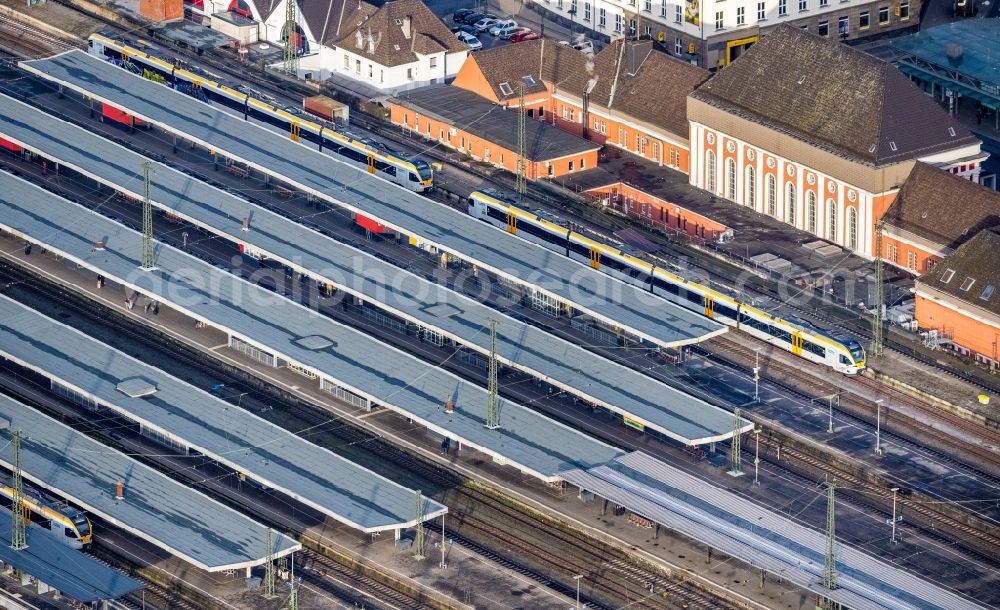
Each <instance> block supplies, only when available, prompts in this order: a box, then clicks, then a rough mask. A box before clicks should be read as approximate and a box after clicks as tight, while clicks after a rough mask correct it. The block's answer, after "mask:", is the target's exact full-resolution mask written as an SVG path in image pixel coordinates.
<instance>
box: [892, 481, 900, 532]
mask: <svg viewBox="0 0 1000 610" xmlns="http://www.w3.org/2000/svg"><path fill="white" fill-rule="evenodd" d="M897 491H899V488H898V487H893V488H892V538H891V541H892V543H893V544H896V492H897Z"/></svg>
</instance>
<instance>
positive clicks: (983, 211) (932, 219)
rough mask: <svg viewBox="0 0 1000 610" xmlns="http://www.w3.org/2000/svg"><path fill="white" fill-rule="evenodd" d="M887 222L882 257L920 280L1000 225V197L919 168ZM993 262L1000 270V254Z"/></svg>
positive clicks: (962, 180) (936, 171) (949, 175)
mask: <svg viewBox="0 0 1000 610" xmlns="http://www.w3.org/2000/svg"><path fill="white" fill-rule="evenodd" d="M883 221H884V224H883V230H882V257H883V258H884V259H885V260H886V261H887V262H889V263H891V264H893V265H895V266H897V267H900V268H901V269H905V270H907V271H909V272H911V273H914V274H917V275H919V274H922V273H926V272H928V271H930V270H931V269H932V268H934V266H935V265H937V264H939V263H940V262H941V261H942V260H944V259H945V258H946V257H947V256H949V255H950V254H951V253H952V252H954V251H955V249H956V248H958V247H959V246H961V245H962V244H964V243H965V242H966V241H968V240H969V239H971V238H972V237H974V236H975V235H977V234H978V233H979V232H980V231H982V230H983V229H985V228H988V227H992V226H997V225H1000V193H997V192H996V191H994V190H993V189H989V188H986V187H984V186H980V185H979V184H976V183H974V182H971V181H969V180H967V179H965V178H962V177H960V176H958V175H955V174H953V173H951V172H948V171H944V170H941V169H937V168H935V167H933V166H931V165H928V164H926V163H917V164H916V165H914V166H913V169H912V170H911V171H910V175H909V176H908V177H907V178H906V181H905V182H903V186H902V187H901V188H900V189H899V193H898V194H897V195H896V199H895V201H893V203H892V205H890V206H889V209H888V210H887V211H886V213H885V216H883ZM995 257H996V264H997V265H998V266H1000V251H998V252H996V253H995Z"/></svg>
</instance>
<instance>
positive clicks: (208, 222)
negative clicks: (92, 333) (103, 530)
mask: <svg viewBox="0 0 1000 610" xmlns="http://www.w3.org/2000/svg"><path fill="white" fill-rule="evenodd" d="M0 137H3V138H4V139H5V140H7V141H9V142H12V143H15V144H17V145H18V146H21V147H23V148H24V149H26V150H28V151H31V152H33V153H35V154H38V155H40V156H41V157H43V158H46V159H48V160H49V161H50V162H51V164H52V167H53V168H60V169H59V170H57V171H64V169H71V170H73V171H75V172H78V173H80V174H82V175H83V176H86V177H87V178H89V179H91V180H94V181H96V182H97V183H99V184H102V185H105V186H108V187H110V188H113V189H115V190H117V191H118V192H120V193H122V194H123V195H124V196H126V197H129V198H132V199H141V198H142V197H143V192H142V190H143V189H142V167H143V163H144V162H146V161H148V159H147V158H146V157H144V156H142V155H140V154H138V153H135V152H132V151H131V150H129V149H127V148H125V147H123V146H120V145H118V144H116V143H114V142H111V141H109V140H107V139H105V138H103V137H101V136H98V135H96V134H94V133H91V132H89V131H87V130H85V129H83V128H81V127H78V126H75V125H72V124H70V123H66V122H64V121H62V120H60V119H58V118H55V117H52V116H50V115H48V114H46V113H45V112H43V111H42V110H39V109H36V108H33V107H31V106H28V105H26V104H24V103H22V102H19V101H17V100H15V99H12V98H9V97H7V96H4V95H0ZM110 159H113V160H114V162H113V163H110V162H108V161H107V160H110ZM151 163H152V169H153V171H152V172H151V175H150V200H151V202H152V203H153V205H154V206H155V207H157V208H159V209H161V210H163V211H165V212H169V213H170V214H171V215H172V216H176V217H178V218H181V219H183V220H185V221H188V222H190V223H192V224H194V225H195V226H197V227H199V228H202V229H205V230H207V231H209V232H211V233H212V234H214V235H218V236H221V237H223V238H225V239H227V240H229V241H231V242H233V243H235V244H239V245H241V246H244V247H245V248H246V251H248V252H254V253H255V255H257V256H262V257H265V258H268V259H273V260H275V261H278V262H280V263H282V264H283V265H285V266H286V267H289V268H291V269H293V270H295V271H296V272H299V273H302V274H303V275H305V276H307V277H310V278H311V279H313V280H315V281H316V282H318V283H320V284H324V285H332V286H335V287H336V288H337V289H338V290H343V291H345V292H346V293H348V294H351V295H352V296H354V297H355V298H357V299H359V300H361V301H363V302H366V303H378V304H379V307H381V308H383V309H384V310H385V311H387V312H388V313H389V314H391V315H394V316H396V317H398V318H401V319H403V320H406V321H408V322H411V323H413V324H416V325H418V326H420V327H423V328H428V329H431V330H433V331H434V332H436V333H438V334H441V335H443V336H445V337H447V338H448V339H450V340H452V341H453V342H455V343H456V344H459V345H464V346H469V347H471V348H472V349H474V350H476V351H478V352H479V353H480V354H483V355H484V356H487V357H488V355H489V353H490V341H489V331H488V329H489V325H490V321H491V320H495V321H497V323H498V333H497V355H498V359H499V360H500V361H501V363H502V364H504V365H506V366H510V367H512V368H515V369H517V370H520V371H523V372H526V373H527V374H529V375H532V376H534V377H536V378H538V379H541V380H542V381H545V382H546V383H549V384H551V385H553V386H555V387H556V388H558V389H559V390H562V391H564V392H567V393H569V394H570V395H574V396H577V397H579V398H581V399H582V400H584V401H587V402H588V403H590V404H592V405H596V406H599V407H603V408H605V409H608V410H610V411H612V412H615V413H618V414H619V415H620V416H622V417H623V418H627V419H628V421H629V422H630V424H631V425H632V426H634V427H640V428H644V429H649V430H654V431H656V432H658V433H659V434H662V435H664V436H666V437H668V438H671V439H673V440H675V441H677V442H679V443H681V444H683V445H700V444H706V443H712V442H717V441H723V440H726V439H728V438H730V437H731V436H732V434H733V428H734V421H733V416H732V414H731V413H729V412H728V411H726V410H724V409H721V408H718V407H715V406H713V405H710V404H708V403H706V402H704V401H703V400H700V399H698V398H695V397H693V396H690V395H688V394H686V393H684V392H682V391H679V390H677V389H674V388H672V387H670V386H667V385H666V384H664V383H662V382H660V381H657V380H654V379H651V378H649V377H648V376H646V375H643V374H642V373H640V372H638V371H635V370H633V369H631V368H628V367H625V366H622V365H620V364H617V363H615V362H612V361H610V360H608V359H606V358H604V357H602V356H600V355H597V354H595V353H593V352H592V351H590V350H588V349H585V348H583V347H581V346H579V345H576V344H574V343H572V342H570V341H567V340H564V339H561V338H558V337H555V336H553V335H551V334H549V333H547V332H545V331H544V330H542V329H540V328H538V327H537V326H534V325H531V324H526V323H524V322H521V321H519V320H516V319H514V318H512V317H510V316H508V315H506V314H503V313H501V312H499V311H497V310H495V309H492V308H491V307H488V306H486V305H483V304H481V303H479V302H477V301H475V300H473V299H471V298H469V297H466V296H464V295H462V294H459V293H458V292H456V291H453V290H450V289H448V288H446V287H444V286H441V285H439V284H436V283H433V282H431V281H429V280H427V279H425V278H424V277H423V276H420V275H417V274H415V273H412V272H410V271H406V270H403V269H400V268H399V267H397V266H395V265H392V264H390V263H388V262H385V261H383V260H381V259H379V258H377V257H375V256H373V255H371V254H368V253H365V252H362V251H361V250H358V249H357V248H354V247H352V246H348V245H346V244H343V243H341V242H340V241H337V240H335V239H333V238H331V237H327V236H326V235H323V234H322V233H320V232H318V231H315V230H313V229H311V228H306V227H303V226H302V225H301V224H299V223H297V222H295V221H293V220H291V219H289V218H286V217H285V216H281V215H279V214H275V213H273V212H271V211H269V210H267V209H265V208H264V207H262V206H259V205H255V204H253V203H251V202H248V201H247V200H245V199H243V198H241V197H239V196H237V195H234V194H232V193H229V192H227V191H224V190H222V189H218V188H215V187H213V186H210V185H208V184H205V183H203V182H200V181H198V180H195V179H193V178H191V177H190V176H188V175H186V174H184V173H182V172H180V171H178V170H175V169H173V168H171V167H169V166H167V165H164V164H162V163H158V162H152V161H151ZM244 218H246V219H252V220H249V221H248V225H249V226H248V228H249V230H246V231H244V230H243V219H244ZM743 424H744V425H743V427H742V430H743V431H744V432H746V431H749V430H750V429H752V426H753V424H752V423H751V422H749V421H747V420H744V422H743Z"/></svg>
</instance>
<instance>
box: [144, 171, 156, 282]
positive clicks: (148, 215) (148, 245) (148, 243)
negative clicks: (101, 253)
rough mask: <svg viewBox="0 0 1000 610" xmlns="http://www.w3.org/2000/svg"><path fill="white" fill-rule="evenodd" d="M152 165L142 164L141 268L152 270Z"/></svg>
mask: <svg viewBox="0 0 1000 610" xmlns="http://www.w3.org/2000/svg"><path fill="white" fill-rule="evenodd" d="M152 167H153V164H152V163H150V162H149V161H143V163H142V268H143V269H152V268H153V204H152V202H151V201H150V200H149V173H150V171H151V170H152Z"/></svg>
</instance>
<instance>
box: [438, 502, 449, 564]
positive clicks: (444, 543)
mask: <svg viewBox="0 0 1000 610" xmlns="http://www.w3.org/2000/svg"><path fill="white" fill-rule="evenodd" d="M444 517H445V515H444V514H442V515H441V563H439V564H438V567H439V568H447V567H448V563H447V561H445V560H446V559H447V558H448V555H447V552H448V545H447V541H448V538H447V537H446V536H445V533H444Z"/></svg>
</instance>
